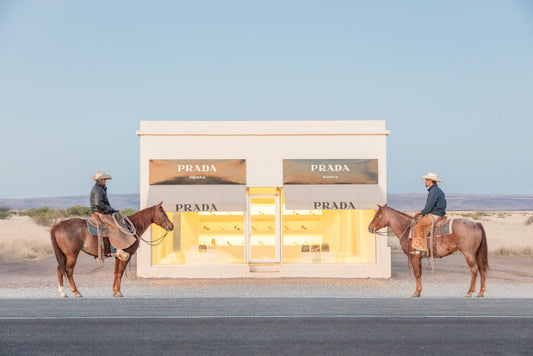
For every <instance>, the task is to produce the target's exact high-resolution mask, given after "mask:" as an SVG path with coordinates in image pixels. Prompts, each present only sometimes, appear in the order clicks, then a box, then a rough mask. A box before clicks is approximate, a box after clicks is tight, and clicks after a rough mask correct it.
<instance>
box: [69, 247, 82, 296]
mask: <svg viewBox="0 0 533 356" xmlns="http://www.w3.org/2000/svg"><path fill="white" fill-rule="evenodd" d="M77 259H78V256H77V255H75V256H72V255H67V264H66V270H67V277H68V283H69V284H70V290H71V291H72V293H74V295H75V296H76V297H83V296H82V295H81V293H80V292H79V291H78V288H77V287H76V283H74V266H76V260H77Z"/></svg>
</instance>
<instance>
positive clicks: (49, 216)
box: [26, 205, 91, 226]
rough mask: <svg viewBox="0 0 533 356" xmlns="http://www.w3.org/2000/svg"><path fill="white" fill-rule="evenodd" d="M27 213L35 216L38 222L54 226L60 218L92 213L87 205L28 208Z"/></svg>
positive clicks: (84, 215) (32, 216)
mask: <svg viewBox="0 0 533 356" xmlns="http://www.w3.org/2000/svg"><path fill="white" fill-rule="evenodd" d="M26 215H28V216H29V217H31V218H33V220H34V221H35V223H36V224H38V225H44V226H52V225H53V224H55V223H56V222H58V221H59V220H63V219H68V218H71V217H86V216H89V215H91V209H90V208H88V207H85V206H79V205H76V206H72V207H70V208H66V209H54V208H51V207H48V206H47V207H44V208H36V209H29V210H26Z"/></svg>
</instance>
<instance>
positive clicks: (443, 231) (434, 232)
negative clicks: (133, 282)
mask: <svg viewBox="0 0 533 356" xmlns="http://www.w3.org/2000/svg"><path fill="white" fill-rule="evenodd" d="M430 216H431V215H430ZM453 220H454V219H448V217H447V216H441V217H439V218H438V219H436V220H434V219H433V216H431V221H432V224H431V228H430V229H429V231H428V235H427V236H426V237H427V238H430V239H431V238H432V237H442V236H443V235H448V234H452V233H453V229H452V222H453ZM415 224H416V219H415V220H413V221H412V222H411V229H410V231H409V238H410V239H412V238H413V228H414V227H415Z"/></svg>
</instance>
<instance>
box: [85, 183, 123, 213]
mask: <svg viewBox="0 0 533 356" xmlns="http://www.w3.org/2000/svg"><path fill="white" fill-rule="evenodd" d="M90 202H91V211H92V212H93V213H94V212H95V211H97V212H99V213H102V214H113V213H116V212H117V210H115V209H113V208H112V207H111V204H109V199H108V198H107V187H106V186H104V185H102V184H100V183H98V182H96V183H95V185H94V187H93V189H92V190H91V196H90Z"/></svg>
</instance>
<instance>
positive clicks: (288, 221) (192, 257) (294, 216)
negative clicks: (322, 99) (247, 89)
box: [137, 121, 391, 278]
mask: <svg viewBox="0 0 533 356" xmlns="http://www.w3.org/2000/svg"><path fill="white" fill-rule="evenodd" d="M388 134H389V131H387V130H386V129H385V122H384V121H209V122H206V121H203V122H202V121H194V122H192V121H159V122H158V121H144V122H141V126H140V130H139V131H138V132H137V135H138V136H139V137H140V158H141V162H140V175H141V176H140V183H141V191H140V198H141V209H143V208H146V207H149V206H152V205H154V204H157V203H159V202H160V201H163V207H164V208H165V210H166V211H167V213H168V215H169V217H170V219H171V221H172V222H173V223H174V231H172V232H170V233H169V234H168V235H167V236H166V237H165V238H164V239H163V240H162V242H161V243H160V244H158V245H154V246H149V245H147V244H141V245H140V248H139V250H138V256H137V274H138V276H140V277H176V278H235V277H254V276H259V275H260V276H262V277H263V276H265V274H266V275H268V276H272V277H337V278H338V277H343V278H365V277H373V278H387V277H390V271H391V261H390V256H391V253H390V248H389V247H388V246H387V240H386V238H385V237H383V236H376V235H374V234H371V233H369V232H368V230H367V227H368V224H369V223H370V221H371V220H372V218H373V216H374V213H375V211H376V208H377V205H376V204H383V203H385V202H386V193H387V189H386V187H387V185H386V138H387V135H388ZM164 234H165V231H164V230H163V229H161V228H159V227H158V226H155V225H152V227H151V228H150V229H149V230H148V231H147V232H146V234H145V236H144V238H145V239H148V240H150V239H151V240H152V241H156V240H158V238H160V237H161V236H163V235H164Z"/></svg>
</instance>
